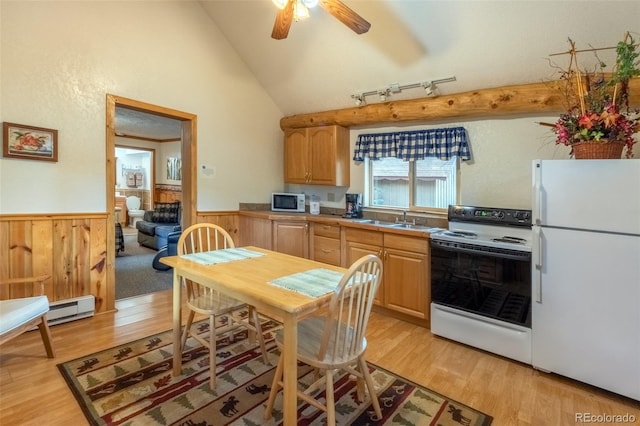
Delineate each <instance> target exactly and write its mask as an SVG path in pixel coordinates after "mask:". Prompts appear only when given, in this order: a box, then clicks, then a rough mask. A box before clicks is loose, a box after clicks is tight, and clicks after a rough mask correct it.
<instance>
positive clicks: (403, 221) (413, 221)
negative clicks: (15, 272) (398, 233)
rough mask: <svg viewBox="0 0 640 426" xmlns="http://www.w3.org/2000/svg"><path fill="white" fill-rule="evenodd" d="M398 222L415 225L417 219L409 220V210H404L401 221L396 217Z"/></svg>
mask: <svg viewBox="0 0 640 426" xmlns="http://www.w3.org/2000/svg"><path fill="white" fill-rule="evenodd" d="M396 223H402V224H404V225H415V224H416V220H415V219H413V220H412V221H411V222H407V211H406V210H405V211H403V212H402V222H400V221H399V220H398V218H397V217H396Z"/></svg>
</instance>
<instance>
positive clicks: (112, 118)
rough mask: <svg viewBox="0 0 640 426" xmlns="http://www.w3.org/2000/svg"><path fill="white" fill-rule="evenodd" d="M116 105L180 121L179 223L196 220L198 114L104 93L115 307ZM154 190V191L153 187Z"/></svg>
mask: <svg viewBox="0 0 640 426" xmlns="http://www.w3.org/2000/svg"><path fill="white" fill-rule="evenodd" d="M116 108H124V109H130V110H133V111H139V112H144V113H147V114H152V115H155V116H159V117H166V118H170V119H173V120H178V121H180V122H181V130H182V137H181V157H182V158H181V162H182V176H181V177H182V215H181V218H182V227H183V229H184V228H186V227H188V226H189V225H191V224H193V223H196V205H197V204H196V167H195V164H197V163H196V152H197V132H196V129H197V116H196V115H194V114H190V113H186V112H182V111H177V110H173V109H169V108H166V107H162V106H158V105H153V104H148V103H145V102H140V101H136V100H133V99H128V98H123V97H120V96H115V95H111V94H107V105H106V160H107V161H106V185H107V190H106V194H107V202H106V205H107V226H108V229H109V230H110V231H109V232H107V263H108V265H107V283H108V287H109V290H110V291H108V294H110V295H112V297H109V298H108V299H109V300H108V304H109V305H111V306H109V308H111V309H114V308H115V254H116V253H115V252H116V243H115V197H114V196H113V194H114V188H115V185H116V155H115V149H116ZM152 192H153V191H152Z"/></svg>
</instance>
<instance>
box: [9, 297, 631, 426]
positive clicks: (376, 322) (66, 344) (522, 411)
mask: <svg viewBox="0 0 640 426" xmlns="http://www.w3.org/2000/svg"><path fill="white" fill-rule="evenodd" d="M116 306H117V308H118V311H117V312H115V313H110V314H102V315H98V316H96V317H93V318H90V319H85V320H80V321H74V322H71V323H67V324H61V325H57V326H54V327H52V329H51V332H52V335H53V342H54V346H55V350H56V355H57V356H56V358H55V359H48V358H47V357H46V354H45V351H44V347H43V345H42V342H41V340H40V335H39V333H38V332H30V333H25V334H23V335H22V336H20V337H18V338H17V339H14V340H13V341H11V342H9V343H7V344H5V345H3V346H2V347H0V424H1V425H38V426H40V425H74V426H75V425H83V424H87V422H86V420H85V417H84V415H83V414H82V412H81V410H80V408H79V406H78V404H77V403H76V401H75V399H74V397H73V396H72V394H71V392H70V391H69V388H68V387H67V385H66V384H65V382H64V380H63V379H62V376H61V375H60V373H59V372H58V370H57V368H56V364H58V363H60V362H63V361H68V360H71V359H74V358H78V357H81V356H84V355H87V354H90V353H92V352H96V351H99V350H102V349H106V348H109V347H113V346H116V345H120V344H124V343H127V342H130V341H132V340H135V339H138V338H142V337H145V336H148V335H150V334H153V333H158V332H161V331H164V330H167V329H170V328H171V291H163V292H159V293H154V294H151V295H146V296H141V297H136V298H131V299H125V300H121V301H118V302H116ZM368 339H369V348H368V353H367V359H368V360H369V361H370V362H373V363H375V364H377V365H379V366H381V367H383V368H386V369H388V370H391V371H393V372H395V373H397V374H399V375H401V376H403V377H406V378H408V379H410V380H412V381H414V382H416V383H419V384H421V385H424V386H426V387H429V388H430V389H432V390H434V391H436V392H439V393H441V394H443V395H445V396H448V397H450V398H452V399H455V400H457V401H460V402H464V403H466V404H468V405H470V406H472V407H475V408H477V409H479V410H481V411H484V412H485V413H487V414H490V415H492V416H493V417H494V422H493V424H494V425H573V424H580V422H576V413H590V414H591V415H602V414H607V415H624V414H629V415H632V416H635V423H632V424H640V403H639V402H638V401H633V400H631V399H628V398H623V397H621V396H618V395H615V394H612V393H609V392H605V391H603V390H600V389H597V388H594V387H591V386H587V385H584V384H581V383H578V382H575V381H572V380H569V379H565V378H562V377H558V376H555V375H551V374H546V373H542V372H539V371H536V370H534V369H532V368H531V367H529V366H527V365H524V364H520V363H517V362H513V361H510V360H507V359H505V358H502V357H499V356H496V355H492V354H489V353H486V352H482V351H479V350H476V349H473V348H470V347H467V346H464V345H460V344H457V343H454V342H450V341H448V340H446V339H441V338H438V337H434V336H432V335H431V333H430V332H429V330H427V329H424V328H421V327H417V326H414V325H411V324H408V323H406V322H403V321H399V320H395V319H391V318H388V317H385V316H382V315H379V314H375V313H374V314H372V316H371V319H370V323H369V330H368ZM594 368H597V366H594ZM610 424H611V423H610Z"/></svg>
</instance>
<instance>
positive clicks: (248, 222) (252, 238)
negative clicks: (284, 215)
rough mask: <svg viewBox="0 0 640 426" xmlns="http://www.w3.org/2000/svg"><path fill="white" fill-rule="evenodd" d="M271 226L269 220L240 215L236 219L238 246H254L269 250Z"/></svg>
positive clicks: (270, 247)
mask: <svg viewBox="0 0 640 426" xmlns="http://www.w3.org/2000/svg"><path fill="white" fill-rule="evenodd" d="M271 226H272V225H271V220H270V219H263V218H259V217H250V216H242V215H240V218H239V219H238V227H239V229H240V236H239V240H240V246H255V247H261V248H263V249H267V250H271V249H272V247H273V244H272V240H273V237H272V236H273V233H272V231H271Z"/></svg>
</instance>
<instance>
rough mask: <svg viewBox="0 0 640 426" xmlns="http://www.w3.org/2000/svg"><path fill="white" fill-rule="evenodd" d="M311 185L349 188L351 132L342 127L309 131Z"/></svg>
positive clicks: (324, 127)
mask: <svg viewBox="0 0 640 426" xmlns="http://www.w3.org/2000/svg"><path fill="white" fill-rule="evenodd" d="M307 139H308V143H309V151H310V152H309V170H310V172H311V173H310V180H309V183H313V184H316V185H337V186H349V179H350V172H349V165H350V163H351V159H350V156H349V130H348V129H346V128H344V127H340V126H322V127H311V128H309V129H307Z"/></svg>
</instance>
